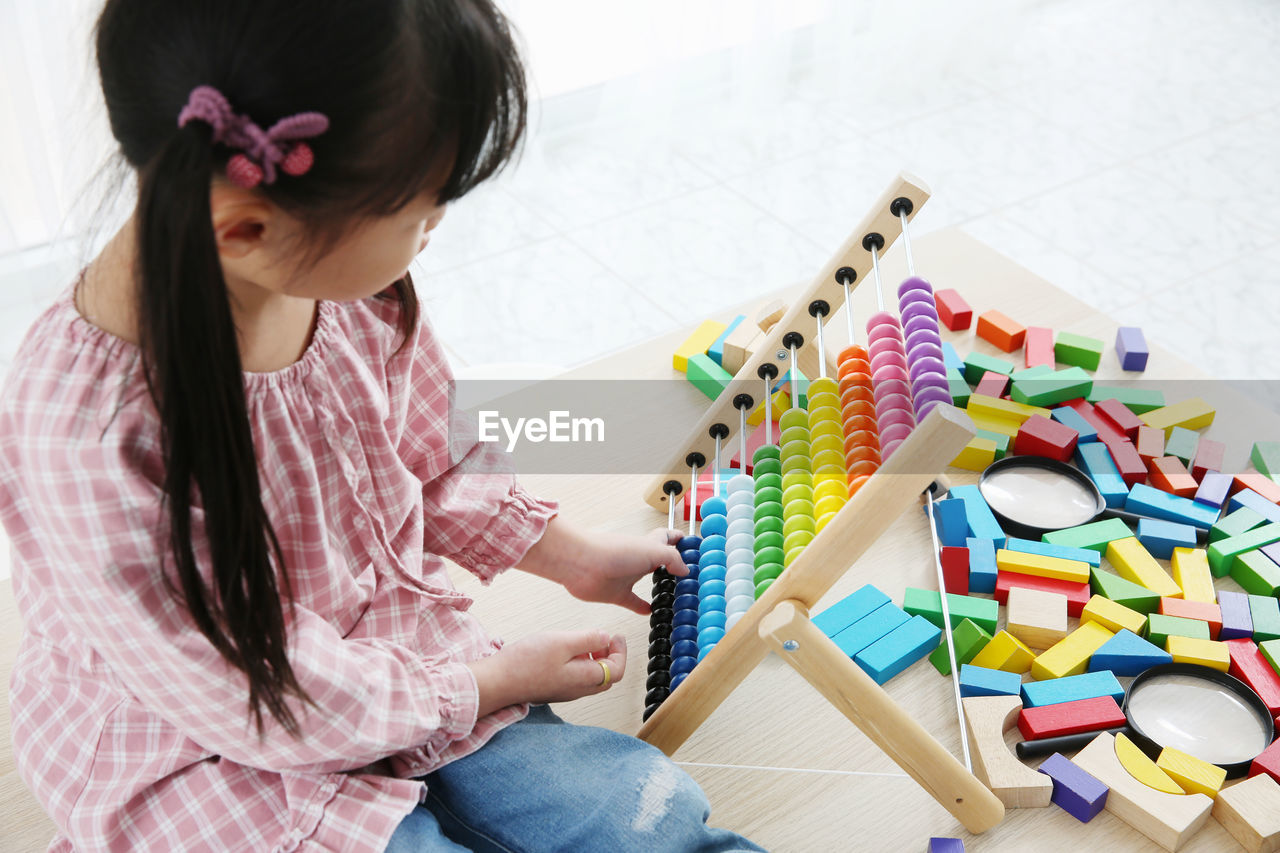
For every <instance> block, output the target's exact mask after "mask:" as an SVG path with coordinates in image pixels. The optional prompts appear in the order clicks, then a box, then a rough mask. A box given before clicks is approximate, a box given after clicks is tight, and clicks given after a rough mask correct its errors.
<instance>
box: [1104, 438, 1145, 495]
mask: <svg viewBox="0 0 1280 853" xmlns="http://www.w3.org/2000/svg"><path fill="white" fill-rule="evenodd" d="M1104 444H1106V445H1107V450H1110V451H1111V460H1112V461H1113V462H1115V463H1116V468H1118V469H1119V471H1120V476H1121V477H1122V478H1123V479H1124V484H1125V485H1126V486H1132V485H1134V484H1135V483H1145V482H1146V480H1147V466H1146V465H1143V464H1142V457H1141V456H1139V455H1138V450H1137V448H1135V447H1134V446H1133V443H1132V442H1129V441H1125V440H1124V439H1119V440H1112V441H1107V442H1104Z"/></svg>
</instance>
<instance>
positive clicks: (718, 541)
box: [698, 526, 727, 554]
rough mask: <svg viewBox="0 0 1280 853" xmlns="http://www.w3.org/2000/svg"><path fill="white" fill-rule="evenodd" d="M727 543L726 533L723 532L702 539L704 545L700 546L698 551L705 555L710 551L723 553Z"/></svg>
mask: <svg viewBox="0 0 1280 853" xmlns="http://www.w3.org/2000/svg"><path fill="white" fill-rule="evenodd" d="M726 529H727V526H726ZM725 542H726V540H725V538H724V531H723V530H722V531H720V532H719V533H717V534H716V535H714V536H704V537H702V544H701V545H699V546H698V551H699V552H700V553H703V554H705V553H707V552H708V551H723V550H724V546H725Z"/></svg>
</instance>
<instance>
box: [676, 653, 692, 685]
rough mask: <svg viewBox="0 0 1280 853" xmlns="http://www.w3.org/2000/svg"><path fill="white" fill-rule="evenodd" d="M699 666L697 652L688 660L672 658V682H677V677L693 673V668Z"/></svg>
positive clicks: (687, 658)
mask: <svg viewBox="0 0 1280 853" xmlns="http://www.w3.org/2000/svg"><path fill="white" fill-rule="evenodd" d="M697 665H698V653H697V651H695V652H694V653H693V654H691V655H689V656H688V657H686V658H672V659H671V680H672V681H675V680H676V677H677V676H681V675H688V674H689V673H691V672H693V668H694V667H695V666H697Z"/></svg>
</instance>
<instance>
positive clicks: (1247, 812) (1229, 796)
mask: <svg viewBox="0 0 1280 853" xmlns="http://www.w3.org/2000/svg"><path fill="white" fill-rule="evenodd" d="M1213 816H1214V818H1215V819H1216V820H1217V821H1218V823H1220V824H1222V826H1223V828H1224V829H1226V830H1227V832H1229V833H1231V837H1232V838H1234V839H1235V840H1236V841H1238V842H1240V846H1242V847H1243V848H1244V849H1245V850H1247V851H1248V853H1277V851H1280V784H1277V783H1276V780H1274V779H1272V778H1271V777H1270V776H1267V775H1265V774H1264V775H1261V776H1254V777H1253V778H1251V779H1245V780H1244V781H1243V782H1237V783H1236V784H1234V785H1229V786H1227V787H1226V788H1223V789H1222V790H1221V791H1220V792H1219V793H1218V797H1217V799H1215V800H1214V803H1213Z"/></svg>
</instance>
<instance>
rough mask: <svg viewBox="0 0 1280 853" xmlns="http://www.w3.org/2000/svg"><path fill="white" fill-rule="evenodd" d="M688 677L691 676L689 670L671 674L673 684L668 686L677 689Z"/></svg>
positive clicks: (669, 688)
mask: <svg viewBox="0 0 1280 853" xmlns="http://www.w3.org/2000/svg"><path fill="white" fill-rule="evenodd" d="M688 677H689V673H687V672H681V673H677V674H676V675H673V676H671V686H670V687H668V688H667V689H668V690H675V689H676V688H677V687H679V686H680V682H682V681H684V680H685V679H686V678H688Z"/></svg>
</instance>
